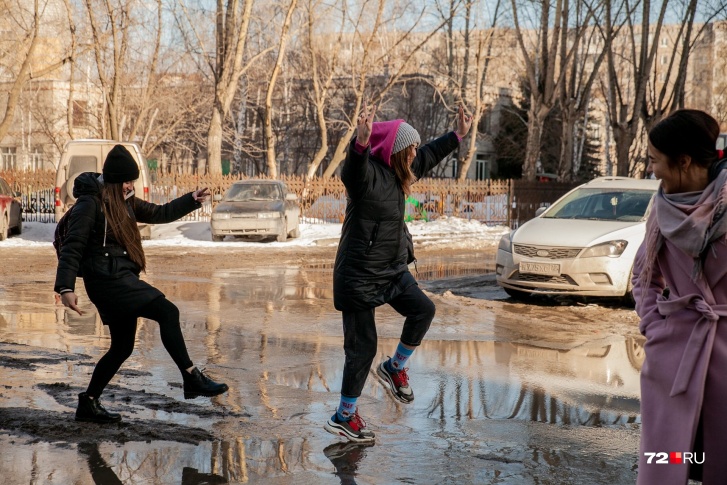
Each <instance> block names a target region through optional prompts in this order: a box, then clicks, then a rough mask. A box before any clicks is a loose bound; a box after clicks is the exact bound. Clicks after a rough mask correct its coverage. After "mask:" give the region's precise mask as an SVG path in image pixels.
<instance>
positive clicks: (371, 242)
mask: <svg viewBox="0 0 727 485" xmlns="http://www.w3.org/2000/svg"><path fill="white" fill-rule="evenodd" d="M378 232H379V223H378V222H377V223H376V224H375V225H374V230H373V231H371V239H369V244H368V245H367V246H366V252H364V254H369V253H370V252H371V248H372V247H373V246H374V243H375V242H376V234H377V233H378Z"/></svg>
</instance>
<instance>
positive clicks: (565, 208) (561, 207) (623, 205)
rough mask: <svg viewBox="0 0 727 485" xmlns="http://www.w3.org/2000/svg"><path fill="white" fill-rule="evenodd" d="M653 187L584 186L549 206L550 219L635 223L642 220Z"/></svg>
mask: <svg viewBox="0 0 727 485" xmlns="http://www.w3.org/2000/svg"><path fill="white" fill-rule="evenodd" d="M654 193H655V191H654V190H647V189H642V190H628V189H609V188H592V187H590V188H589V187H583V188H580V189H576V190H574V191H573V192H571V193H570V194H568V195H567V196H566V197H564V198H563V199H561V200H559V201H558V202H556V203H555V204H553V206H552V207H550V208H549V209H548V210H547V211H546V212H545V213H544V214H543V217H544V218H549V219H588V220H594V221H624V222H629V221H630V222H636V221H641V220H643V219H644V216H645V214H646V209H647V208H648V207H649V202H650V201H651V197H652V196H653V195H654Z"/></svg>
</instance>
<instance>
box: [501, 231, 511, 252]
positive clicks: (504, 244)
mask: <svg viewBox="0 0 727 485" xmlns="http://www.w3.org/2000/svg"><path fill="white" fill-rule="evenodd" d="M513 234H515V231H512V232H511V233H510V234H505V235H504V236H502V237H501V238H500V244H499V245H498V246H497V249H502V250H503V251H507V252H508V253H511V252H512V236H513Z"/></svg>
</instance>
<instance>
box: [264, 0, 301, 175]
mask: <svg viewBox="0 0 727 485" xmlns="http://www.w3.org/2000/svg"><path fill="white" fill-rule="evenodd" d="M297 5H298V0H290V4H289V5H288V11H287V13H286V14H285V20H284V21H283V27H282V29H281V32H280V39H279V43H278V56H277V58H276V60H275V64H274V65H273V72H272V73H271V74H270V82H269V83H268V88H267V91H266V93H265V120H264V122H263V127H264V130H265V147H266V149H267V150H266V154H267V157H266V158H267V165H268V175H269V176H271V177H273V178H277V177H278V164H277V160H276V157H275V137H274V136H273V119H272V118H273V92H274V91H275V84H276V82H277V80H278V74H279V73H280V68H281V66H282V64H283V59H284V57H285V46H286V43H287V41H288V31H289V30H290V23H291V21H292V19H293V12H295V8H296V6H297Z"/></svg>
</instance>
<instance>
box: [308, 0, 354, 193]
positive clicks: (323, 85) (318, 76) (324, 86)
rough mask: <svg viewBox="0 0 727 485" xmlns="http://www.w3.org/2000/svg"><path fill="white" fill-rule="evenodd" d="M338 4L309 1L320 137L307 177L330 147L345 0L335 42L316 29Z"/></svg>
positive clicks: (313, 99) (314, 100)
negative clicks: (330, 110)
mask: <svg viewBox="0 0 727 485" xmlns="http://www.w3.org/2000/svg"><path fill="white" fill-rule="evenodd" d="M336 5H337V4H336V3H334V4H332V5H331V6H330V7H329V8H325V9H321V1H320V0H308V2H307V5H306V29H307V30H306V51H307V55H308V57H307V60H308V62H307V65H308V66H309V68H310V70H309V73H310V76H311V83H312V90H311V103H312V104H313V109H314V111H315V119H316V126H317V128H318V137H319V138H320V145H319V146H318V150H316V152H315V155H314V156H313V158H312V159H311V161H310V163H308V166H307V167H306V174H305V176H306V180H311V179H312V178H313V177H314V176H315V174H316V171H318V167H320V165H321V162H323V160H324V159H325V157H326V155H327V153H328V148H329V144H328V123H327V120H326V107H327V105H328V102H329V95H330V92H331V83H332V82H333V78H334V76H335V75H336V72H337V68H338V64H339V62H340V55H339V50H338V49H336V48H335V46H338V45H341V39H342V37H343V31H344V27H345V21H346V2H345V0H344V1H340V11H339V12H338V15H339V18H340V20H339V22H340V23H339V28H338V32H337V33H336V34H335V37H334V40H333V42H332V45H331V44H327V43H325V42H321V41H320V40H321V39H320V38H319V37H318V36H316V29H317V28H318V26H319V24H320V22H322V21H323V19H326V18H329V17H328V15H331V14H332V12H333V11H334V8H335V7H336ZM319 10H323V15H317V13H318V12H319Z"/></svg>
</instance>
